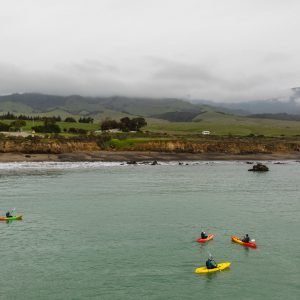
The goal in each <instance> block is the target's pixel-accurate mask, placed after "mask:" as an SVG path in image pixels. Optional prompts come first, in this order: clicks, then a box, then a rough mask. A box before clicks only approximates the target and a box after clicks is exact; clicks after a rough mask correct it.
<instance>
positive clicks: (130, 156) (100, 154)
mask: <svg viewBox="0 0 300 300" xmlns="http://www.w3.org/2000/svg"><path fill="white" fill-rule="evenodd" d="M154 160H156V161H197V160H199V161H201V160H202V161H213V160H224V161H226V160H241V161H247V160H249V161H266V160H274V161H280V160H300V152H293V153H256V154H231V153H229V154H228V153H213V152H209V153H182V152H181V153H173V152H148V151H93V152H90V151H89V152H72V153H62V154H25V153H12V152H11V153H0V163H11V162H44V161H53V162H78V161H90V162H92V161H104V162H124V161H136V162H142V161H154Z"/></svg>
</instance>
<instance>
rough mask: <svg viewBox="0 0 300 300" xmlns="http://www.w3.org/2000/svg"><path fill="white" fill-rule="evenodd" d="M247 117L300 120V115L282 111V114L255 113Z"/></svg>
mask: <svg viewBox="0 0 300 300" xmlns="http://www.w3.org/2000/svg"><path fill="white" fill-rule="evenodd" d="M247 117H248V118H256V119H272V120H286V121H300V115H290V114H286V113H281V114H253V115H249V116H247Z"/></svg>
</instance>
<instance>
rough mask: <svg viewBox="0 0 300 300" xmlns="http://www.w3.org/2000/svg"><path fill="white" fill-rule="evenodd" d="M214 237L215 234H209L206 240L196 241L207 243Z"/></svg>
mask: <svg viewBox="0 0 300 300" xmlns="http://www.w3.org/2000/svg"><path fill="white" fill-rule="evenodd" d="M214 237H215V236H214V235H213V234H209V235H208V236H207V238H206V239H202V238H199V239H197V240H196V242H198V243H206V242H207V241H210V240H212V239H213V238H214Z"/></svg>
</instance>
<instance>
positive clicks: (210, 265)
mask: <svg viewBox="0 0 300 300" xmlns="http://www.w3.org/2000/svg"><path fill="white" fill-rule="evenodd" d="M205 264H206V268H207V269H215V268H217V264H216V262H215V261H214V260H213V258H212V257H211V256H210V257H209V258H208V259H207V261H206V263H205Z"/></svg>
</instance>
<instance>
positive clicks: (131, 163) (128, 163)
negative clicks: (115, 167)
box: [126, 160, 136, 165]
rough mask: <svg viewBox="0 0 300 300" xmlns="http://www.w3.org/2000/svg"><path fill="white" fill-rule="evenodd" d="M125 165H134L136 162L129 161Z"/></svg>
mask: <svg viewBox="0 0 300 300" xmlns="http://www.w3.org/2000/svg"><path fill="white" fill-rule="evenodd" d="M126 163H127V165H136V161H135V160H129V161H127V162H126Z"/></svg>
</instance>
